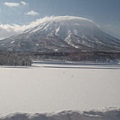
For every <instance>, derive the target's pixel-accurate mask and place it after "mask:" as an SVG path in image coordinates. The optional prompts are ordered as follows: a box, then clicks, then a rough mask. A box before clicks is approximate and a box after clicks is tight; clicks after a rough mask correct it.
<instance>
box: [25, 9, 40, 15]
mask: <svg viewBox="0 0 120 120" xmlns="http://www.w3.org/2000/svg"><path fill="white" fill-rule="evenodd" d="M25 14H26V15H30V16H37V15H39V13H38V12H35V11H33V10H32V11H30V12H27V13H25Z"/></svg>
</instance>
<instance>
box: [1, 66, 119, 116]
mask: <svg viewBox="0 0 120 120" xmlns="http://www.w3.org/2000/svg"><path fill="white" fill-rule="evenodd" d="M63 67H64V66H62V67H60V66H58V67H54V65H51V66H49V67H48V66H45V65H41V66H38V65H33V66H32V67H0V113H1V114H9V113H10V114H11V113H14V112H23V113H42V112H57V111H62V110H88V109H98V108H103V107H108V108H109V107H119V108H120V67H118V66H116V65H114V66H112V67H111V65H107V67H106V66H103V67H100V66H99V65H98V66H97V65H96V66H95V65H94V66H93V65H89V66H87V65H81V66H79V67H73V66H70V65H69V67H65V68H63Z"/></svg>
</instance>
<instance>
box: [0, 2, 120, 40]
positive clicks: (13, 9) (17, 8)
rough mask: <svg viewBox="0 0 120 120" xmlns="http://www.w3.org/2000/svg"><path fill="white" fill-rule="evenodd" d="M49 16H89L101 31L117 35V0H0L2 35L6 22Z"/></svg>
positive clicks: (119, 5)
mask: <svg viewBox="0 0 120 120" xmlns="http://www.w3.org/2000/svg"><path fill="white" fill-rule="evenodd" d="M53 15H54V16H62V15H72V16H80V17H85V18H88V19H91V20H93V21H94V22H96V23H97V24H99V25H100V26H101V29H103V30H104V31H106V32H108V33H110V34H112V35H114V36H115V37H117V38H120V35H119V33H120V0H0V31H2V29H4V32H3V31H2V32H1V33H4V34H5V27H6V29H7V27H8V25H9V27H10V26H11V29H12V26H13V25H14V24H17V25H27V24H29V23H30V22H32V21H35V20H36V19H40V18H43V17H45V16H53ZM5 25H7V26H5ZM9 31H10V29H9ZM14 32H15V31H14ZM0 35H1V34H0ZM2 37H4V36H3V35H2Z"/></svg>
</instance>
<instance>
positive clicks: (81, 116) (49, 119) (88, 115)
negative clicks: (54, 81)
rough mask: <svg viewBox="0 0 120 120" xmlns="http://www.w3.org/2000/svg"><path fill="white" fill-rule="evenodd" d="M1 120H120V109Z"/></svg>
mask: <svg viewBox="0 0 120 120" xmlns="http://www.w3.org/2000/svg"><path fill="white" fill-rule="evenodd" d="M0 120H120V109H115V110H114V109H113V110H106V111H98V110H90V111H83V112H79V111H72V110H69V111H62V112H59V113H45V114H43V113H42V114H40V113H36V114H26V113H16V114H11V115H7V116H4V117H1V118H0Z"/></svg>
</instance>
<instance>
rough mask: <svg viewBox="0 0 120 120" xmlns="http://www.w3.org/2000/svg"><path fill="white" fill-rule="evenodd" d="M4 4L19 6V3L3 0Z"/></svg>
mask: <svg viewBox="0 0 120 120" xmlns="http://www.w3.org/2000/svg"><path fill="white" fill-rule="evenodd" d="M4 5H6V6H8V7H19V6H20V4H19V3H15V2H5V3H4Z"/></svg>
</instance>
